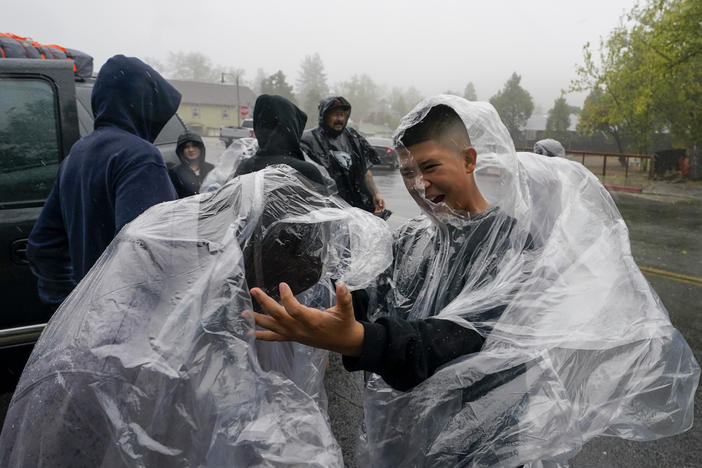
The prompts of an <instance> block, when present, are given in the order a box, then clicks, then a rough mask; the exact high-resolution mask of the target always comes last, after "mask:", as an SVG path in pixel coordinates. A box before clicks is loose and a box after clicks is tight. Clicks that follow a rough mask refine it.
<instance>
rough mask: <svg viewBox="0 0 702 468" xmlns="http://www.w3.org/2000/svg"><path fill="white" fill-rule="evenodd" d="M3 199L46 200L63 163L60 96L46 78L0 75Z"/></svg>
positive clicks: (0, 185) (0, 181)
mask: <svg viewBox="0 0 702 468" xmlns="http://www.w3.org/2000/svg"><path fill="white" fill-rule="evenodd" d="M0 95H2V99H0V161H2V165H1V167H0V203H12V202H20V201H29V200H43V199H45V198H46V197H47V195H48V194H49V191H50V190H51V187H52V186H53V181H54V178H55V177H56V171H57V168H58V164H59V148H60V144H59V137H58V135H59V132H58V120H57V117H56V116H57V112H56V97H55V92H54V88H53V86H52V84H51V83H49V82H48V81H45V80H42V79H36V78H33V79H23V78H0Z"/></svg>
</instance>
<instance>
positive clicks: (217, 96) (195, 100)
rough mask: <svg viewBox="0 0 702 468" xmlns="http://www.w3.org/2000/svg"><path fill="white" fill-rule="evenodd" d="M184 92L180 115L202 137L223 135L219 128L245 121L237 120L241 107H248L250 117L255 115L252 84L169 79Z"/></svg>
mask: <svg viewBox="0 0 702 468" xmlns="http://www.w3.org/2000/svg"><path fill="white" fill-rule="evenodd" d="M168 81H169V82H170V83H171V84H172V85H173V86H174V87H175V88H176V89H177V90H178V91H180V94H182V95H183V97H182V99H181V101H180V107H178V115H179V116H180V118H181V120H182V121H183V123H184V124H185V125H186V126H187V127H188V129H189V130H192V131H194V132H197V133H199V134H200V135H202V136H219V127H221V126H223V125H234V126H236V125H239V123H240V122H241V121H242V120H244V116H242V115H240V116H239V118H238V119H237V106H238V104H239V103H241V109H242V111H246V110H248V114H247V115H246V118H251V116H252V115H253V106H254V102H255V101H256V94H254V92H253V91H252V90H251V89H250V88H249V87H248V86H242V85H240V86H239V87H238V88H239V89H238V95H239V101H238V102H237V86H236V85H232V84H219V83H202V82H199V81H185V80H168Z"/></svg>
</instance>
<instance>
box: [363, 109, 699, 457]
mask: <svg viewBox="0 0 702 468" xmlns="http://www.w3.org/2000/svg"><path fill="white" fill-rule="evenodd" d="M439 104H444V105H447V106H449V107H451V108H452V109H453V110H455V111H456V113H457V114H458V115H459V116H460V118H461V120H462V121H463V123H464V124H465V127H466V129H467V131H468V135H469V136H470V139H471V142H472V145H473V146H474V147H475V149H476V150H477V154H478V156H477V168H476V172H475V177H476V182H477V185H478V187H479V189H480V191H481V192H482V194H483V196H484V197H485V198H486V200H487V201H488V202H489V204H490V208H489V209H488V210H487V211H485V212H483V213H480V214H479V215H476V216H470V215H469V214H468V213H465V212H456V211H454V210H452V209H451V208H450V207H448V206H447V205H446V204H444V203H438V204H436V203H433V202H432V201H430V200H427V199H426V198H425V197H424V185H423V181H422V179H421V173H420V172H419V171H418V170H417V168H416V162H415V161H414V160H413V159H412V158H411V157H409V158H405V160H404V161H403V166H404V167H405V169H410V170H409V171H406V173H409V174H412V173H415V174H419V175H417V176H413V177H414V178H410V177H407V178H405V183H406V185H407V186H408V189H409V190H410V192H411V193H412V194H413V197H414V198H415V200H416V201H417V202H418V204H419V205H420V207H421V208H422V209H423V211H424V215H422V216H420V217H418V218H415V219H412V220H410V221H409V222H408V223H407V224H405V225H404V226H403V227H401V228H400V229H399V230H398V232H397V233H396V239H395V243H394V263H393V267H392V268H391V269H390V270H389V272H388V274H387V276H386V277H384V278H383V279H382V280H381V281H379V286H378V291H379V293H378V294H377V297H376V299H375V300H376V304H377V305H375V306H372V307H375V310H374V311H372V315H373V316H375V317H378V316H382V315H384V314H389V315H394V316H397V317H401V318H405V319H427V318H429V317H433V318H434V319H442V320H452V321H454V322H456V323H458V324H461V325H463V326H465V327H469V328H472V329H474V330H476V331H478V332H479V333H481V334H482V335H483V336H484V337H485V340H486V341H485V343H484V345H483V347H482V350H481V351H480V352H478V353H473V354H469V355H466V356H464V357H462V358H459V359H457V360H454V361H452V362H450V363H448V364H447V365H445V366H444V367H442V368H441V369H439V370H438V371H437V372H436V373H435V374H434V375H433V376H432V377H430V378H429V379H427V380H425V381H424V382H422V383H421V384H419V385H417V386H416V387H415V388H413V389H412V390H411V391H408V392H400V391H397V390H393V389H392V388H391V387H389V386H388V385H387V384H386V383H385V382H384V381H383V380H382V378H380V377H379V376H377V375H374V376H372V377H371V378H370V380H369V381H368V384H367V388H366V395H365V422H366V424H365V425H366V428H367V456H368V458H369V460H368V465H369V466H377V467H385V466H442V467H443V466H458V465H460V466H481V467H482V466H519V465H522V464H529V463H532V462H537V461H549V462H551V463H556V464H559V463H566V462H567V460H568V459H569V458H572V457H573V456H574V455H575V454H576V453H577V452H578V451H579V450H580V449H581V447H582V446H583V444H584V443H585V442H586V441H588V440H590V439H592V438H593V437H596V436H600V435H606V436H617V437H622V438H625V439H630V440H639V441H644V440H652V439H657V438H660V437H665V436H670V435H674V434H678V433H680V432H683V431H685V430H687V429H689V428H690V427H691V426H692V419H693V397H694V393H695V389H696V388H697V384H698V381H699V372H700V370H699V366H698V364H697V362H696V361H695V359H694V357H693V354H692V352H691V350H690V348H689V346H688V345H687V343H686V342H685V340H684V338H683V337H682V335H681V334H680V333H679V332H678V331H677V330H676V329H675V328H674V327H673V326H672V325H671V323H670V320H669V317H668V314H667V311H666V310H665V308H664V306H663V305H662V303H661V302H660V300H659V298H658V297H657V295H656V293H655V292H654V291H653V290H652V288H651V286H650V285H649V284H648V282H647V281H646V279H645V278H644V277H643V275H642V274H641V272H640V271H639V268H638V267H637V265H636V263H635V262H634V259H633V257H632V255H631V251H630V247H629V238H628V231H627V227H626V225H625V223H624V221H623V219H622V217H621V215H620V213H619V212H618V210H617V208H616V206H615V204H614V203H613V201H612V199H611V197H610V196H609V194H608V193H607V191H606V190H605V189H604V187H603V186H602V185H601V184H600V183H599V181H598V180H597V178H596V177H595V176H594V175H592V174H591V173H590V172H589V171H588V170H587V169H585V168H584V167H583V166H582V165H580V164H578V163H574V162H571V161H568V160H566V159H561V158H545V157H543V156H539V155H535V154H530V153H520V154H519V155H517V154H516V153H515V150H514V146H513V143H512V140H511V139H510V137H509V134H508V132H507V130H506V128H505V127H504V125H503V124H502V122H501V121H500V119H499V117H498V115H497V113H496V112H495V110H494V108H493V107H492V106H490V105H489V104H487V103H477V102H476V103H474V102H468V101H465V100H463V99H460V98H456V97H452V96H438V97H435V98H430V99H428V100H425V101H423V102H421V103H420V104H418V105H417V107H416V108H415V109H414V110H413V111H412V112H410V113H409V114H408V115H407V116H405V118H403V120H402V122H401V124H400V127H399V128H398V130H397V132H396V134H395V140H396V142H397V141H398V140H400V139H401V137H402V135H403V134H404V132H405V130H406V129H407V128H409V127H411V126H413V125H414V124H416V123H417V122H419V121H420V120H422V118H423V117H424V116H425V115H426V114H427V112H428V111H429V110H430V109H431V108H432V107H434V106H436V105H439ZM412 165H414V171H413V170H411V169H412ZM372 304H373V303H372ZM436 339H437V340H440V339H441V337H439V336H437V337H436Z"/></svg>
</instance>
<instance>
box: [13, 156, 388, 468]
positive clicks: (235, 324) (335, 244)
mask: <svg viewBox="0 0 702 468" xmlns="http://www.w3.org/2000/svg"><path fill="white" fill-rule="evenodd" d="M296 174H297V173H296V172H294V171H292V170H291V169H290V168H288V167H287V166H276V167H272V168H267V169H265V170H264V171H260V172H257V173H253V174H248V175H245V176H241V177H238V178H236V179H234V180H232V181H230V182H229V183H227V184H226V185H225V186H224V187H222V188H221V189H220V190H219V191H217V192H213V193H209V194H203V195H199V196H195V197H190V198H186V199H183V200H179V201H175V202H170V203H164V204H160V205H157V206H155V207H153V208H151V209H150V210H148V211H147V212H146V213H144V214H143V215H142V216H140V217H139V218H137V219H136V220H134V221H133V222H132V223H130V224H129V225H128V226H126V227H125V228H124V229H123V230H122V231H121V232H120V233H119V234H118V236H117V237H116V238H115V239H114V241H113V242H112V243H111V244H110V246H109V247H108V248H107V250H106V251H105V253H104V254H103V255H102V257H101V258H100V260H99V261H98V262H97V264H96V265H95V266H94V267H93V269H92V270H91V271H90V273H89V274H88V275H87V276H86V277H85V279H84V280H83V281H82V282H81V283H80V284H79V285H78V286H77V287H76V289H75V290H74V292H73V293H72V294H71V295H70V296H69V297H68V298H67V299H66V301H65V302H64V304H63V305H62V306H61V308H60V309H59V310H58V311H57V312H56V314H55V315H54V317H53V318H52V320H51V321H50V322H49V324H48V326H47V328H46V330H45V331H44V333H43V334H42V336H41V338H40V339H39V342H38V343H37V345H36V347H35V349H34V352H33V354H32V356H31V358H30V360H29V362H28V363H27V366H26V368H25V371H24V373H23V375H22V377H21V379H20V382H19V385H18V387H17V389H16V392H15V394H14V396H13V399H12V402H11V404H10V408H9V411H8V413H7V417H6V420H5V424H4V427H3V432H2V435H1V437H0V466H3V467H10V466H12V467H15V466H26V467H41V466H43V467H69V466H70V467H73V466H90V467H98V466H100V467H113V466H114V467H171V466H178V467H181V466H182V467H196V466H197V467H224V466H232V467H239V466H242V467H243V466H290V465H294V466H315V467H330V466H331V467H334V466H342V462H341V452H340V450H339V447H338V445H337V443H336V441H335V440H334V438H333V436H332V434H331V432H330V429H329V425H328V421H327V417H326V414H325V412H324V410H323V409H322V408H321V407H320V403H321V402H323V401H324V398H323V394H322V392H323V387H322V377H323V373H324V366H325V363H326V352H324V351H320V350H313V349H311V348H308V347H305V346H302V345H297V344H290V343H282V344H281V343H258V345H260V348H259V349H258V350H257V349H256V346H255V341H254V338H253V337H252V335H251V332H252V330H253V327H254V326H253V320H252V319H251V318H250V317H247V316H246V315H243V316H242V312H243V311H244V310H246V309H251V308H252V303H251V299H250V297H249V293H248V288H249V287H252V286H254V285H257V286H261V287H263V288H264V289H266V290H267V291H268V292H269V293H270V294H273V293H274V291H273V288H274V286H275V285H277V281H279V280H287V281H288V282H289V284H290V286H291V288H292V289H293V291H302V290H304V292H302V293H300V294H299V295H298V298H299V300H301V301H302V302H304V303H307V304H310V305H314V306H316V307H320V308H325V307H328V306H330V305H331V304H332V303H333V300H334V299H333V298H334V291H333V288H332V286H331V280H332V279H335V280H341V281H345V282H346V284H347V285H348V286H349V288H351V289H356V288H359V287H364V286H365V285H366V283H367V282H368V281H370V280H371V279H372V278H373V277H374V276H376V275H377V274H379V273H380V272H381V271H383V270H384V269H385V268H387V266H388V265H389V263H390V261H391V254H390V245H391V241H392V237H391V234H390V232H389V230H388V229H387V227H386V225H385V224H384V223H383V221H381V220H379V219H377V218H376V217H374V216H372V215H369V214H367V213H365V212H363V211H361V210H358V209H355V208H351V207H349V206H348V205H347V204H346V203H344V202H343V201H341V200H340V199H337V198H332V197H326V196H323V195H320V194H319V193H317V192H316V186H313V185H312V184H310V183H309V182H307V181H306V180H301V179H300V178H298V176H297V175H296Z"/></svg>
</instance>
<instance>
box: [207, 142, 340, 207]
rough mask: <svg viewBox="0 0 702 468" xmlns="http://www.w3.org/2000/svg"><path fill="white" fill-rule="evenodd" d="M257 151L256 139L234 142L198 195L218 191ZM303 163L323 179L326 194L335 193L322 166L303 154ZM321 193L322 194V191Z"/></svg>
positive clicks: (330, 180) (334, 186)
mask: <svg viewBox="0 0 702 468" xmlns="http://www.w3.org/2000/svg"><path fill="white" fill-rule="evenodd" d="M257 151H258V140H257V139H256V138H239V139H237V140H234V141H233V142H232V144H231V145H229V146H228V147H227V149H225V150H224V152H223V153H222V156H221V157H220V159H219V163H218V164H217V166H216V167H215V168H214V169H213V170H211V171H210V172H209V174H207V176H206V177H205V180H203V181H202V187H201V189H200V193H207V192H213V191H215V190H219V189H220V188H221V187H222V186H223V185H224V184H226V183H227V182H228V181H229V180H231V179H232V178H233V177H234V173H235V172H236V170H237V168H238V167H239V164H241V162H242V161H244V160H245V159H248V158H251V157H253V156H254V155H255V154H256V152H257ZM305 161H307V162H308V163H310V164H313V165H314V166H315V167H316V168H317V169H318V170H319V172H320V173H321V174H322V176H323V177H324V179H325V187H326V193H328V194H332V193H336V185H335V183H334V180H333V179H332V178H331V177H329V172H328V171H327V170H326V168H325V167H324V166H322V165H321V164H319V163H317V162H316V161H313V160H312V159H311V158H310V157H309V156H307V154H305ZM322 192H324V191H323V190H322Z"/></svg>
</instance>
